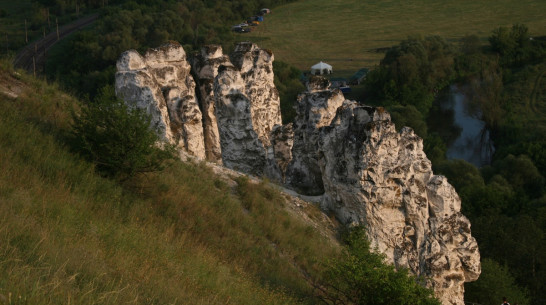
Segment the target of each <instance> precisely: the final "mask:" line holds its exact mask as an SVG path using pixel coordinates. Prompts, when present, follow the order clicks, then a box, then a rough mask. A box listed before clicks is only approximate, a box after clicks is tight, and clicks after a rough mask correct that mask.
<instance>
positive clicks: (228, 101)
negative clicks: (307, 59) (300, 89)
mask: <svg viewBox="0 0 546 305" xmlns="http://www.w3.org/2000/svg"><path fill="white" fill-rule="evenodd" d="M231 58H232V62H233V65H232V64H225V65H222V66H220V67H219V69H218V76H217V77H216V79H215V82H214V95H215V97H216V116H217V121H218V129H219V132H220V144H221V148H222V160H223V161H224V164H226V166H227V167H230V168H234V169H239V170H242V171H244V172H247V173H252V174H255V175H259V176H261V175H266V176H269V177H271V178H273V179H275V180H280V179H281V177H282V174H281V173H280V172H279V166H278V165H277V164H276V160H275V152H274V147H273V145H272V144H271V132H272V131H273V128H274V127H275V126H276V125H280V124H281V113H280V99H279V94H278V92H277V89H276V88H275V85H274V84H273V54H272V53H271V52H270V51H267V50H263V49H260V48H258V47H257V46H256V45H255V44H252V43H240V44H238V45H237V46H236V47H235V51H234V53H233V54H232V56H231Z"/></svg>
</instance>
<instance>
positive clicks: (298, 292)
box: [0, 63, 336, 305]
mask: <svg viewBox="0 0 546 305" xmlns="http://www.w3.org/2000/svg"><path fill="white" fill-rule="evenodd" d="M5 66H7V64H6V63H4V68H0V83H1V84H2V86H0V89H2V90H0V91H6V88H8V89H11V90H12V91H16V92H19V93H20V94H19V97H18V98H17V99H12V98H9V97H7V96H6V95H4V94H2V93H1V92H0V113H2V115H1V116H0V202H1V204H0V274H2V276H0V304H3V303H7V302H9V300H11V301H12V303H11V304H35V305H40V304H121V303H128V304H294V303H297V302H299V301H301V300H303V301H305V302H308V303H313V301H312V299H310V296H311V294H312V293H311V288H310V286H309V284H308V282H307V281H306V280H305V279H304V276H302V274H304V273H305V272H307V273H310V274H316V272H317V270H319V269H320V264H319V262H321V261H324V260H325V258H326V257H329V256H331V255H332V253H334V252H336V250H335V247H334V246H332V245H331V242H329V241H328V240H327V239H326V238H324V237H323V236H322V235H320V234H319V233H317V231H316V230H315V229H313V227H312V226H311V225H310V224H309V223H308V222H306V221H303V220H302V218H298V217H294V215H293V214H294V213H290V212H289V211H290V210H289V209H287V207H286V205H287V203H286V202H285V200H284V199H283V198H282V197H281V196H280V195H279V193H278V192H276V191H274V190H272V189H271V188H270V187H268V186H267V185H265V184H263V183H262V184H253V183H249V182H248V181H246V180H245V179H238V180H237V182H238V186H236V187H231V186H229V185H228V184H226V183H225V182H224V181H223V180H221V179H219V178H218V177H217V176H215V175H214V174H213V173H212V172H211V171H210V170H209V169H208V168H206V167H205V166H201V165H195V164H184V163H181V162H176V163H173V164H172V165H171V166H169V168H168V169H166V170H165V171H163V172H162V173H160V174H156V175H149V176H147V177H143V178H142V180H141V181H133V182H132V183H131V185H126V186H123V187H122V186H120V185H118V184H116V183H114V182H112V181H109V180H106V179H103V178H101V177H99V176H97V175H96V174H95V172H94V171H93V168H92V166H91V165H90V164H87V163H85V162H82V161H81V160H80V159H79V158H78V157H77V156H75V155H73V154H72V153H70V151H69V150H68V149H67V148H66V147H65V145H64V144H63V137H64V134H65V133H66V131H67V129H68V127H69V120H70V115H69V113H70V111H71V109H73V108H74V107H75V106H76V105H77V101H76V100H75V99H73V98H71V97H70V96H68V95H66V94H64V93H62V92H60V91H59V90H58V89H57V88H55V86H50V85H46V84H45V83H43V82H40V81H36V80H33V79H31V78H29V77H28V76H25V75H20V76H18V75H16V74H14V73H13V72H12V71H6V70H9V69H7V68H6V67H5ZM15 87H17V88H15ZM16 89H20V90H16ZM314 212H315V213H316V211H314ZM302 271H305V272H302Z"/></svg>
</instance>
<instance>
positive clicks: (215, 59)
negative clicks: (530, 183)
mask: <svg viewBox="0 0 546 305" xmlns="http://www.w3.org/2000/svg"><path fill="white" fill-rule="evenodd" d="M230 64H231V63H230V61H229V57H228V56H227V55H224V54H223V53H222V47H221V46H217V45H208V46H205V47H203V48H202V49H201V52H200V53H199V54H198V55H197V56H195V58H194V59H193V60H192V68H193V72H194V75H195V77H196V82H197V84H198V89H199V90H198V96H199V102H200V105H201V111H202V112H203V132H204V142H205V153H206V156H207V160H209V161H213V162H216V163H221V162H222V148H221V146H220V134H219V132H218V123H217V120H216V104H215V101H216V98H215V96H214V88H213V87H214V79H215V78H216V76H217V75H218V68H219V67H220V66H221V65H230Z"/></svg>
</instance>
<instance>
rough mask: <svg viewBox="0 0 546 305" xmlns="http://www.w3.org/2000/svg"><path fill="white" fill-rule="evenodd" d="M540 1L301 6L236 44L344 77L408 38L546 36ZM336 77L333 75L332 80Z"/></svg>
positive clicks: (286, 9) (312, 2)
mask: <svg viewBox="0 0 546 305" xmlns="http://www.w3.org/2000/svg"><path fill="white" fill-rule="evenodd" d="M545 12H546V1H536V0H480V1H475V0H459V1H433V0H418V1H400V0H375V1H368V0H367V1H361V0H336V1H332V0H301V1H298V2H295V3H292V4H288V5H285V6H282V7H279V8H277V9H275V11H274V12H273V14H270V15H267V16H266V17H265V19H266V20H265V22H264V23H263V24H262V25H260V26H259V27H257V28H256V29H255V31H254V32H252V33H250V34H244V35H241V40H247V39H249V40H252V41H254V42H256V43H258V44H259V45H260V46H261V47H264V48H269V49H271V50H273V52H274V53H275V57H276V59H278V60H282V61H285V62H288V63H290V64H293V65H295V66H297V67H298V68H299V69H301V70H303V71H306V70H308V69H309V67H310V66H311V65H313V64H315V63H316V62H318V61H320V60H322V61H326V62H328V63H330V64H331V65H332V66H333V67H334V73H336V72H337V73H339V74H340V75H346V76H350V75H352V74H353V73H354V72H356V70H358V69H360V68H361V67H371V66H373V65H375V64H377V63H378V62H379V60H380V59H381V58H382V57H383V54H382V53H381V52H376V51H375V50H376V49H378V48H387V47H390V46H392V45H395V44H397V43H398V42H400V41H401V40H403V39H406V38H407V37H408V36H411V35H433V34H437V35H441V36H443V37H444V38H446V39H451V40H455V39H458V38H460V37H462V36H464V35H467V34H475V35H478V36H479V37H480V38H482V39H484V40H485V39H486V38H487V37H488V36H489V35H490V34H491V31H492V30H493V29H494V28H497V27H499V26H511V25H512V24H514V23H524V24H526V25H527V26H528V27H529V29H530V30H531V34H532V35H545V34H546V13H545ZM337 73H336V74H337Z"/></svg>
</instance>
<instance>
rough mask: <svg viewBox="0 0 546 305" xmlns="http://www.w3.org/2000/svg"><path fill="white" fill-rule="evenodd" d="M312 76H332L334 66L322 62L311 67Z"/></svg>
mask: <svg viewBox="0 0 546 305" xmlns="http://www.w3.org/2000/svg"><path fill="white" fill-rule="evenodd" d="M311 74H313V75H323V74H332V66H330V65H329V64H327V63H325V62H322V61H321V62H319V63H318V64H316V65H314V66H312V67H311Z"/></svg>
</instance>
